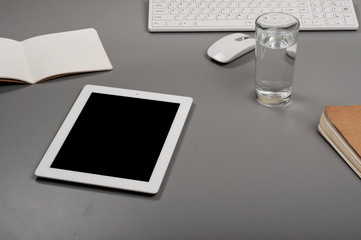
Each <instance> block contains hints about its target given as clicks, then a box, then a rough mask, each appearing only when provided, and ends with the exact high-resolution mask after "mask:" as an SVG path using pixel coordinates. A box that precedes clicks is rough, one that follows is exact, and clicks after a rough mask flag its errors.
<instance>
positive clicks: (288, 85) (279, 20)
mask: <svg viewBox="0 0 361 240" xmlns="http://www.w3.org/2000/svg"><path fill="white" fill-rule="evenodd" d="M299 26H300V23H299V21H298V20H297V18H295V17H294V16H292V15H290V14H287V13H266V14H263V15H261V16H259V17H258V18H257V20H256V98H257V101H258V102H259V103H261V104H262V105H265V106H268V107H280V106H284V105H286V104H287V103H288V102H289V101H290V99H291V93H292V82H293V72H294V68H295V61H296V51H297V37H298V30H299Z"/></svg>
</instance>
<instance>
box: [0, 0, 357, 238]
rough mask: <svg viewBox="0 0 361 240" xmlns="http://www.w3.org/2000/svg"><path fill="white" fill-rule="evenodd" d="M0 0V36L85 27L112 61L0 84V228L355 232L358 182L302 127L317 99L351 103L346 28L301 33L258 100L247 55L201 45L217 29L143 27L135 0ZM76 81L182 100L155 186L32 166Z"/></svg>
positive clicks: (11, 232) (127, 233) (315, 112)
mask: <svg viewBox="0 0 361 240" xmlns="http://www.w3.org/2000/svg"><path fill="white" fill-rule="evenodd" d="M1 3H2V4H1V8H0V22H1V24H0V37H6V38H12V39H16V40H24V39H27V38H30V37H33V36H37V35H42V34H46V33H51V32H62V31H68V30H77V29H82V28H88V27H94V28H95V29H97V30H98V33H99V35H100V37H101V39H102V41H103V44H104V46H105V48H106V50H107V52H108V54H109V57H110V59H111V61H112V63H113V65H114V70H113V71H110V72H101V73H90V74H83V75H77V76H69V77H63V78H59V79H55V80H51V81H47V82H43V83H39V84H36V85H17V84H0V232H1V237H0V238H1V239H6V240H13V239H27V240H29V239H30V240H32V239H34V240H35V239H36V240H42V239H94V240H96V239H360V236H361V227H360V226H361V225H360V223H361V181H360V179H359V178H358V177H357V175H356V174H354V173H353V171H352V170H351V169H350V168H349V167H348V166H347V165H346V164H345V162H344V161H343V160H342V159H341V157H339V155H338V154H337V153H336V152H335V151H334V150H333V149H332V148H331V147H330V146H329V145H328V144H327V142H326V141H325V140H324V139H323V138H322V137H321V136H320V135H319V134H318V133H317V130H316V129H317V124H318V121H319V117H320V115H321V112H322V111H323V109H324V106H325V105H352V104H361V95H360V92H361V79H360V76H361V47H360V46H361V34H360V30H358V31H351V32H301V34H300V37H299V47H298V56H297V61H296V72H295V84H294V86H295V91H294V96H293V100H292V102H291V104H290V105H288V106H287V107H285V108H281V109H269V108H266V107H263V106H261V105H259V104H258V103H256V101H255V98H254V92H253V91H254V54H253V53H250V54H248V55H246V56H244V57H242V58H241V59H238V60H237V61H235V62H233V63H231V64H229V65H223V66H222V65H218V64H215V63H214V62H211V61H209V59H208V58H207V57H206V55H205V52H206V50H207V48H208V47H209V46H210V45H211V44H212V43H213V42H214V41H216V40H217V39H219V38H220V37H222V36H224V35H226V34H228V33H157V34H151V33H149V32H148V31H147V27H146V26H147V8H148V2H147V1H145V0H138V1H135V0H125V1H115V0H103V1H95V0H88V1H86V0H78V1H70V0H63V1H57V0H48V1H41V0H33V1H26V0H22V1H18V0H17V1H14V0H2V1H1ZM354 3H355V8H356V10H357V14H358V16H359V17H360V16H361V1H360V0H354ZM251 34H252V35H253V33H251ZM86 84H98V85H105V86H113V87H121V88H129V89H138V90H145V91H154V92H162V93H170V94H178V95H185V96H191V97H193V98H194V105H193V108H192V111H191V114H190V116H189V118H188V121H187V124H186V127H185V128H184V131H183V133H182V136H181V139H180V141H179V143H178V145H177V148H176V152H175V154H174V156H173V158H172V162H171V165H170V167H169V169H168V172H167V175H166V178H165V180H164V183H163V185H162V188H161V191H160V193H159V194H157V195H154V196H148V195H141V194H134V193H131V192H124V191H115V190H110V189H105V188H96V187H90V186H84V185H74V184H69V183H66V182H54V181H48V180H41V179H37V178H36V177H35V176H34V174H33V172H34V170H35V168H36V167H37V165H38V163H39V161H40V159H41V158H42V155H43V154H44V152H45V150H46V149H47V147H48V145H49V143H50V141H51V140H52V138H53V137H54V135H55V133H56V132H57V130H58V128H59V127H60V124H61V123H62V121H63V120H64V118H65V116H66V114H67V112H68V111H69V109H70V107H71V106H72V104H73V103H74V100H75V99H76V97H77V95H78V94H79V92H80V90H81V89H82V87H83V86H84V85H86Z"/></svg>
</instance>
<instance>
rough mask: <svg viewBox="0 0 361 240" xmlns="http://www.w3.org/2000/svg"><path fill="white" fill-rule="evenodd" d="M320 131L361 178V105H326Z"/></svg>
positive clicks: (319, 127) (319, 126)
mask: <svg viewBox="0 0 361 240" xmlns="http://www.w3.org/2000/svg"><path fill="white" fill-rule="evenodd" d="M318 131H319V132H320V134H321V135H322V136H323V137H324V138H325V139H326V140H327V141H328V142H329V143H330V144H331V146H332V147H333V148H334V149H335V150H336V151H337V152H338V153H339V154H340V156H341V157H342V158H343V159H344V160H345V162H346V163H347V164H348V165H349V166H350V167H351V168H352V169H353V170H354V172H355V173H356V174H357V175H358V176H359V177H360V178H361V105H354V106H326V107H325V111H324V112H323V113H322V115H321V119H320V123H319V125H318Z"/></svg>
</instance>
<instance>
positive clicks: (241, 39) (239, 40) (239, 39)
mask: <svg viewBox="0 0 361 240" xmlns="http://www.w3.org/2000/svg"><path fill="white" fill-rule="evenodd" d="M247 38H249V37H246V36H244V37H239V38H236V41H237V42H241V41H243V40H246V39H247Z"/></svg>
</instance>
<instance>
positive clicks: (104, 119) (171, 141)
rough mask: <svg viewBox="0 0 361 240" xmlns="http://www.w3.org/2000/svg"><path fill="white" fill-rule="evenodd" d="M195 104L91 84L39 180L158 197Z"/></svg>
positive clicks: (41, 169)
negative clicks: (136, 192)
mask: <svg viewBox="0 0 361 240" xmlns="http://www.w3.org/2000/svg"><path fill="white" fill-rule="evenodd" d="M192 101H193V99H192V98H189V97H183V96H174V95H166V94H159V93H151V92H144V91H135V90H127V89H120V88H111V87H102V86H95V85H87V86H85V87H84V89H83V90H82V92H81V93H80V95H79V97H78V98H77V100H76V101H75V103H74V105H73V107H72V108H71V110H70V112H69V114H68V116H67V117H66V119H65V120H64V123H63V124H62V126H61V127H60V129H59V131H58V132H57V134H56V136H55V138H54V140H53V141H52V143H51V144H50V146H49V148H48V150H47V151H46V153H45V155H44V157H43V159H42V160H41V162H40V164H39V166H38V167H37V169H36V171H35V175H36V176H38V177H45V178H52V179H57V180H66V181H72V182H77V183H85V184H92V185H97V186H104V187H111V188H117V189H124V190H131V191H138V192H144V193H151V194H155V193H157V192H158V190H159V188H160V185H161V183H162V180H163V177H164V174H165V172H166V170H167V167H168V164H169V161H170V160H171V157H172V154H173V151H174V148H175V146H176V144H177V141H178V138H179V135H180V134H181V131H182V128H183V125H184V123H185V121H186V118H187V115H188V112H189V110H190V108H191V105H192Z"/></svg>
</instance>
